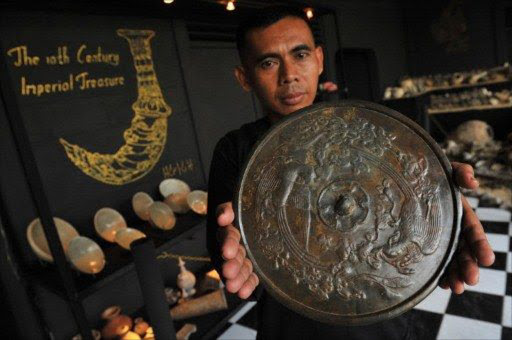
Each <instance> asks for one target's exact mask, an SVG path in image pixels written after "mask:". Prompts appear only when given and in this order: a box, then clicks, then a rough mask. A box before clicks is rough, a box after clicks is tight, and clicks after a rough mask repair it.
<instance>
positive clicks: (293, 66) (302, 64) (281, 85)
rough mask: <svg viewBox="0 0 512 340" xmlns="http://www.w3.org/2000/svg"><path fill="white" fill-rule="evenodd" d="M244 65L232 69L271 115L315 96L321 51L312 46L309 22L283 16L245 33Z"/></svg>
mask: <svg viewBox="0 0 512 340" xmlns="http://www.w3.org/2000/svg"><path fill="white" fill-rule="evenodd" d="M246 46H247V47H246V53H245V58H244V61H243V66H240V67H238V68H237V69H236V70H235V75H236V77H237V79H238V80H239V82H240V84H241V85H242V86H243V88H244V89H245V90H247V91H250V90H253V91H254V92H255V93H256V95H257V97H258V98H259V100H260V102H261V104H262V105H263V107H264V109H265V111H266V112H267V114H268V115H269V116H270V118H271V119H278V118H279V117H281V116H286V115H288V114H290V113H291V112H294V111H296V110H299V109H302V108H304V107H306V106H309V105H311V104H312V103H313V100H314V99H315V95H316V90H317V85H318V76H319V75H320V73H322V71H323V52H322V49H321V48H320V47H315V43H314V40H313V35H312V34H311V30H310V29H309V27H308V25H307V24H306V23H305V22H304V21H303V20H301V19H299V18H295V17H285V18H283V19H281V20H279V21H277V22H276V23H274V24H272V25H270V26H268V27H265V28H261V29H255V30H252V31H249V32H248V33H247V35H246Z"/></svg>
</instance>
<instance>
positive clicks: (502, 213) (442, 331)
mask: <svg viewBox="0 0 512 340" xmlns="http://www.w3.org/2000/svg"><path fill="white" fill-rule="evenodd" d="M469 202H470V204H471V206H472V207H473V209H475V211H476V213H477V215H478V217H479V218H480V221H482V224H483V226H484V228H485V230H486V234H487V237H488V239H489V242H490V244H491V246H492V248H493V250H494V252H495V254H496V260H495V263H494V264H493V265H492V266H491V267H488V268H481V269H480V281H479V283H478V285H476V286H467V287H466V292H465V293H464V294H462V295H455V294H452V293H451V292H450V291H449V290H443V289H441V288H436V289H435V290H434V291H433V292H432V293H431V294H430V295H429V296H428V297H427V298H426V299H425V300H424V301H422V302H421V303H420V304H418V305H417V306H416V307H415V308H414V309H413V310H411V311H410V312H409V313H411V317H412V319H411V320H412V325H413V332H414V335H415V338H416V339H438V340H444V339H446V340H448V339H449V340H455V339H464V340H467V339H482V340H483V339H485V340H491V339H501V340H508V339H512V217H511V212H510V211H508V210H503V209H497V208H493V207H485V206H479V201H478V199H476V198H469ZM255 305H256V302H248V303H247V304H246V305H245V306H244V307H243V308H242V309H241V310H240V311H239V312H238V313H236V314H235V315H234V316H233V317H232V318H231V319H230V320H229V324H228V325H227V326H226V327H225V328H224V330H223V331H222V332H220V334H219V336H218V339H221V340H228V339H232V340H251V339H256V324H257V318H256V308H255Z"/></svg>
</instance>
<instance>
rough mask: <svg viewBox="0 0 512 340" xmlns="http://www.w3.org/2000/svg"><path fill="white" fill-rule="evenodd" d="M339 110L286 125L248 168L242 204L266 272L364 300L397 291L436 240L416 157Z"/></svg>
mask: <svg viewBox="0 0 512 340" xmlns="http://www.w3.org/2000/svg"><path fill="white" fill-rule="evenodd" d="M346 110H349V111H347V112H344V114H343V115H340V114H337V113H336V112H335V110H334V109H330V111H329V110H327V111H324V112H322V113H321V114H320V115H316V116H315V117H314V118H313V117H311V115H310V116H308V117H306V118H305V119H302V120H301V121H300V122H299V123H298V125H297V129H293V135H292V133H291V132H290V131H286V132H288V133H290V135H288V136H287V135H286V134H283V136H282V137H281V138H280V142H279V143H278V147H277V148H276V150H274V151H273V152H272V156H271V157H268V158H267V159H266V160H265V162H261V163H259V164H257V166H256V167H255V169H254V171H252V172H251V173H250V175H251V177H250V178H249V180H250V181H251V182H252V183H255V185H254V186H253V188H252V189H251V190H247V191H245V192H244V195H243V197H242V199H243V203H244V205H243V210H244V211H251V212H252V214H253V215H254V217H255V223H254V227H255V228H257V230H256V231H255V234H256V235H258V236H257V239H256V243H257V245H258V247H259V248H258V249H259V251H260V252H261V253H262V254H263V255H264V256H265V258H267V259H268V260H269V261H271V263H272V265H273V268H274V270H279V271H283V270H284V271H286V272H288V273H289V274H290V275H291V276H292V277H293V279H294V281H295V283H296V284H297V285H302V286H304V287H306V288H307V289H308V290H309V291H310V292H312V293H313V294H314V295H315V296H316V297H317V298H319V299H320V300H328V299H330V298H331V297H332V296H334V295H338V296H339V297H340V298H342V299H345V300H360V299H366V297H367V293H368V290H370V289H377V288H378V289H381V290H383V291H384V292H385V295H386V296H387V297H388V298H392V297H400V296H401V290H403V289H404V288H405V287H408V286H410V285H411V284H413V283H414V273H415V269H414V265H415V264H417V263H420V262H421V261H422V260H423V259H424V258H425V257H426V256H429V255H431V254H433V253H434V252H435V251H436V249H437V247H438V245H439V241H440V236H441V231H442V226H441V212H440V206H439V205H440V202H439V198H438V196H439V195H437V191H438V187H436V186H434V185H433V184H431V183H430V181H429V180H428V178H427V175H428V172H429V164H428V162H427V160H426V158H425V157H423V156H421V155H419V156H417V155H413V154H409V153H404V152H402V151H400V150H399V149H398V148H397V147H396V146H394V144H393V141H394V139H395V138H396V137H395V136H393V135H392V134H390V133H388V132H386V131H385V130H384V128H382V127H378V126H375V125H374V124H372V123H370V122H369V121H367V120H365V119H363V118H361V117H358V115H356V112H355V111H354V110H355V109H353V108H351V109H346ZM350 110H352V111H350ZM384 264H386V265H389V266H391V267H390V268H392V270H385V271H382V270H380V269H381V268H382V266H383V265H384Z"/></svg>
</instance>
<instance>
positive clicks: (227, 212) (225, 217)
mask: <svg viewBox="0 0 512 340" xmlns="http://www.w3.org/2000/svg"><path fill="white" fill-rule="evenodd" d="M234 220H235V213H234V212H233V204H232V203H231V202H225V203H222V204H219V205H218V206H217V224H218V225H219V226H221V227H223V226H227V225H229V224H231V223H233V221H234Z"/></svg>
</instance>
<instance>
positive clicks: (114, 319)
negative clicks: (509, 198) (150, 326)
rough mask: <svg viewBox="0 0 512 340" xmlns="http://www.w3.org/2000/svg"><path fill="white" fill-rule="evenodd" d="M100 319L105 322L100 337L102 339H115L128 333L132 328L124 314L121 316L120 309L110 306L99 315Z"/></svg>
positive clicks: (128, 318)
mask: <svg viewBox="0 0 512 340" xmlns="http://www.w3.org/2000/svg"><path fill="white" fill-rule="evenodd" d="M101 318H102V319H104V320H106V321H107V323H106V324H105V326H104V327H103V329H102V330H101V336H102V338H104V339H115V338H116V337H121V336H123V335H124V334H126V333H128V332H129V331H130V329H131V328H132V325H133V322H132V319H131V318H130V317H129V316H127V315H124V314H121V307H119V306H111V307H108V308H107V309H105V310H104V311H103V313H101Z"/></svg>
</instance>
